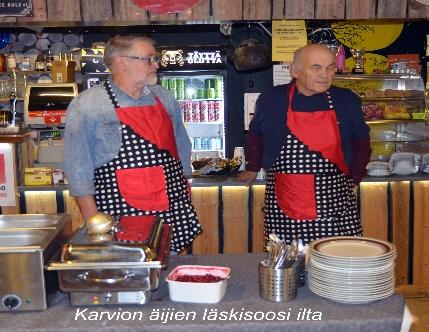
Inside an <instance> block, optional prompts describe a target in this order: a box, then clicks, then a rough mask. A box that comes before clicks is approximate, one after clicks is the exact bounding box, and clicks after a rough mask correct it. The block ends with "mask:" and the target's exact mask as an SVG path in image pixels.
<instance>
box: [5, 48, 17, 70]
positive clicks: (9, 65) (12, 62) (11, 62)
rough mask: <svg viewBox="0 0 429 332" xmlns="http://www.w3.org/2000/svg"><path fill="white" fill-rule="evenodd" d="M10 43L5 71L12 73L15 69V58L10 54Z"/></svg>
mask: <svg viewBox="0 0 429 332" xmlns="http://www.w3.org/2000/svg"><path fill="white" fill-rule="evenodd" d="M12 47H13V45H12V43H9V54H8V56H7V70H8V71H13V70H15V69H16V58H15V54H13V52H12Z"/></svg>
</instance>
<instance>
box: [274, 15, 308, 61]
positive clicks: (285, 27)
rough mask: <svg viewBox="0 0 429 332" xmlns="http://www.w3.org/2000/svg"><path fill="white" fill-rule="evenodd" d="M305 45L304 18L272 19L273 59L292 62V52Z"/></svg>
mask: <svg viewBox="0 0 429 332" xmlns="http://www.w3.org/2000/svg"><path fill="white" fill-rule="evenodd" d="M305 45H307V31H306V27H305V21H304V20H274V21H273V46H272V48H273V52H272V53H273V59H272V60H273V61H285V62H292V60H293V54H294V52H295V51H296V50H297V49H299V48H301V47H303V46H305Z"/></svg>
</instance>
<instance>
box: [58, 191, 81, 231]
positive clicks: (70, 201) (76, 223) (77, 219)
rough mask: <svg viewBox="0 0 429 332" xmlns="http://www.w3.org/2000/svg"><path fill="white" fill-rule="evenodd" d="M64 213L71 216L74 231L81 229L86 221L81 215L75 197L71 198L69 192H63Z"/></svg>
mask: <svg viewBox="0 0 429 332" xmlns="http://www.w3.org/2000/svg"><path fill="white" fill-rule="evenodd" d="M63 199H64V212H65V213H68V214H70V216H71V220H72V230H73V231H75V230H77V229H79V228H80V227H81V226H82V225H83V224H84V223H85V221H84V220H83V217H82V214H81V213H80V210H79V206H78V205H77V203H76V200H75V199H74V197H71V196H70V194H69V191H68V190H64V191H63Z"/></svg>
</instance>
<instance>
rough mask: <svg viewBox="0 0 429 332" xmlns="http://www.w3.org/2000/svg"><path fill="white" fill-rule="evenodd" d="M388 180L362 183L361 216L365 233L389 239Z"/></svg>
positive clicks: (365, 234) (369, 235)
mask: <svg viewBox="0 0 429 332" xmlns="http://www.w3.org/2000/svg"><path fill="white" fill-rule="evenodd" d="M387 185H388V184H387V182H381V183H377V182H364V183H361V185H360V217H361V222H362V227H363V235H364V236H367V237H374V238H377V239H380V240H387V227H388V226H387V224H388V209H387Z"/></svg>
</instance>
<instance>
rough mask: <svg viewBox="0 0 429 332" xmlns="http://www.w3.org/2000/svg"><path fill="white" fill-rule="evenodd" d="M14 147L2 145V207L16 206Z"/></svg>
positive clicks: (0, 156)
mask: <svg viewBox="0 0 429 332" xmlns="http://www.w3.org/2000/svg"><path fill="white" fill-rule="evenodd" d="M15 196H16V194H15V174H14V168H13V146H12V144H9V143H0V206H15V205H16V202H15Z"/></svg>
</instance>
